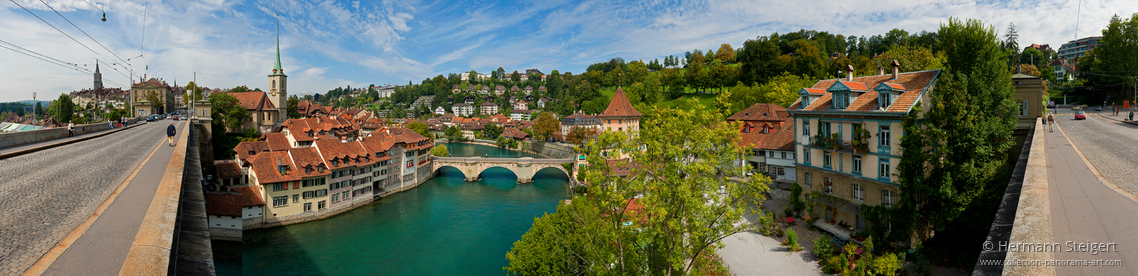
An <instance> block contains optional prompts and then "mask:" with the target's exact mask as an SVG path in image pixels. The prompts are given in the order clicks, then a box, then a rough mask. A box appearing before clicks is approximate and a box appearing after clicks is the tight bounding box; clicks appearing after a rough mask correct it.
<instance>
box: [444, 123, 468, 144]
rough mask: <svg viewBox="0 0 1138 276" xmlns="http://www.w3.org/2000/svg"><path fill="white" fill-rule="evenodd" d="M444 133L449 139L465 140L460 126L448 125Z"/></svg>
mask: <svg viewBox="0 0 1138 276" xmlns="http://www.w3.org/2000/svg"><path fill="white" fill-rule="evenodd" d="M444 134H445V135H446V137H447V140H449V141H460V140H464V137H463V135H462V128H460V127H458V126H450V127H448V128H447V130H446V132H445V133H444Z"/></svg>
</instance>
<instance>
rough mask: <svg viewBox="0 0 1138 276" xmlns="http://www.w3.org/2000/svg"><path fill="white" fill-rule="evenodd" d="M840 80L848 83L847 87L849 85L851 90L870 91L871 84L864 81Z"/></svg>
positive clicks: (845, 83)
mask: <svg viewBox="0 0 1138 276" xmlns="http://www.w3.org/2000/svg"><path fill="white" fill-rule="evenodd" d="M838 81H839V82H841V83H842V84H844V85H846V87H849V88H850V90H853V91H869V85H866V84H865V83H864V82H855V81H847V80H838Z"/></svg>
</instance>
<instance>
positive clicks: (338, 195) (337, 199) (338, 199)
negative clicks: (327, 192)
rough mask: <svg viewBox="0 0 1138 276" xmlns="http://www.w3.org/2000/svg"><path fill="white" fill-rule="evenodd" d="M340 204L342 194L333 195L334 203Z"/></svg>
mask: <svg viewBox="0 0 1138 276" xmlns="http://www.w3.org/2000/svg"><path fill="white" fill-rule="evenodd" d="M336 202H340V194H334V195H332V203H336Z"/></svg>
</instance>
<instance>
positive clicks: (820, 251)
mask: <svg viewBox="0 0 1138 276" xmlns="http://www.w3.org/2000/svg"><path fill="white" fill-rule="evenodd" d="M811 251H814V257H818V259H819V260H822V261H825V260H827V259H829V258H830V257H833V256H834V241H832V240H830V238H829V236H825V235H823V236H819V237H817V238H814V248H812V249H811Z"/></svg>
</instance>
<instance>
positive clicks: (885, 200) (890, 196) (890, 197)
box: [881, 190, 897, 207]
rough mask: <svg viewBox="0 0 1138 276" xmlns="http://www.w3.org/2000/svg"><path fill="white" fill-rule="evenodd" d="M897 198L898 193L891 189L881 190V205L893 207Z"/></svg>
mask: <svg viewBox="0 0 1138 276" xmlns="http://www.w3.org/2000/svg"><path fill="white" fill-rule="evenodd" d="M895 200H897V193H894V192H893V191H890V190H881V206H885V207H893V201H895Z"/></svg>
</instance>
